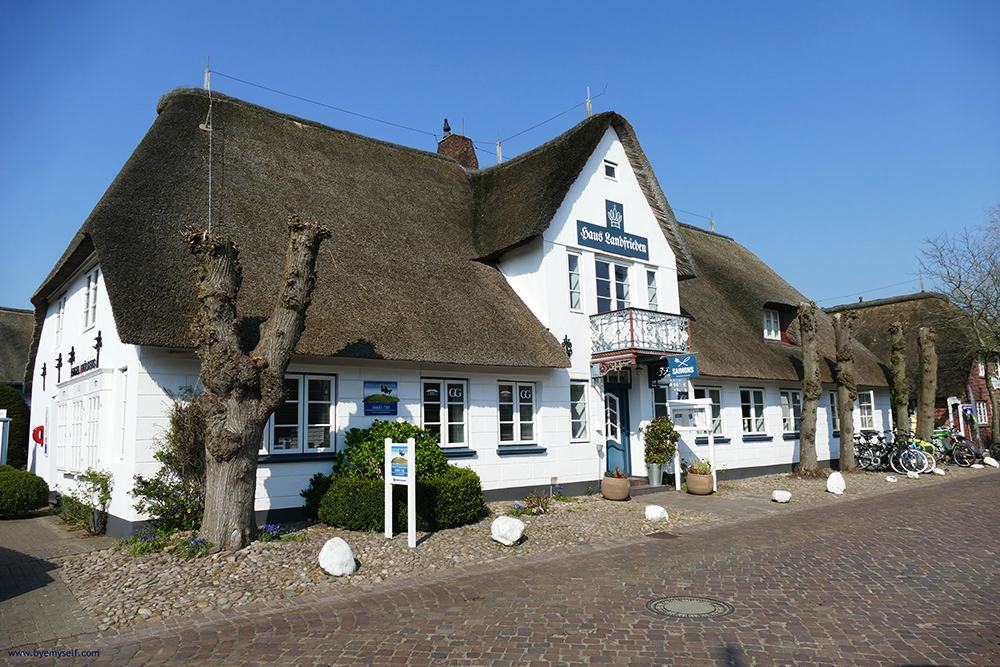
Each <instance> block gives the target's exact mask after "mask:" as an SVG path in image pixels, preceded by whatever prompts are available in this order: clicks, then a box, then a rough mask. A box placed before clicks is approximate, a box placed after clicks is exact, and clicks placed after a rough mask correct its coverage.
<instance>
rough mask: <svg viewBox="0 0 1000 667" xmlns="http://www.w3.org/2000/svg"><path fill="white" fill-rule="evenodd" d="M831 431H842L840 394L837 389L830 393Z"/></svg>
mask: <svg viewBox="0 0 1000 667" xmlns="http://www.w3.org/2000/svg"><path fill="white" fill-rule="evenodd" d="M830 430H831V431H839V430H840V394H838V393H837V390H836V389H835V390H833V391H831V392H830Z"/></svg>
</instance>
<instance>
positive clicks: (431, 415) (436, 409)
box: [424, 403, 441, 428]
mask: <svg viewBox="0 0 1000 667" xmlns="http://www.w3.org/2000/svg"><path fill="white" fill-rule="evenodd" d="M440 423H441V406H440V405H438V404H437V403H425V404H424V427H425V428H426V427H427V425H428V424H440Z"/></svg>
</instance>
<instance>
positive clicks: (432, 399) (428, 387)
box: [424, 382, 441, 403]
mask: <svg viewBox="0 0 1000 667" xmlns="http://www.w3.org/2000/svg"><path fill="white" fill-rule="evenodd" d="M440 401H441V385H440V384H439V383H437V382H425V383H424V403H439V402H440Z"/></svg>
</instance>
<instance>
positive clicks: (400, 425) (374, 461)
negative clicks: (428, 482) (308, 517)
mask: <svg viewBox="0 0 1000 667" xmlns="http://www.w3.org/2000/svg"><path fill="white" fill-rule="evenodd" d="M386 438H391V439H392V441H393V442H406V441H407V439H408V438H413V439H414V440H415V441H416V445H415V446H416V450H417V454H416V469H417V479H422V478H424V477H433V476H435V475H442V474H444V472H445V471H446V470H447V469H448V459H446V458H445V456H444V454H442V453H441V447H440V446H439V444H438V437H437V436H436V435H434V434H432V433H431V432H430V431H427V430H425V429H422V428H420V427H419V426H414V425H413V424H410V423H409V422H402V421H399V422H389V421H381V420H376V421H375V422H374V423H372V425H371V426H370V427H368V428H366V429H359V428H352V429H350V430H349V431H348V432H347V434H346V436H345V438H344V444H345V451H344V457H343V458H342V459H340V460H339V461H338V462H337V464H336V465H335V466H334V469H333V474H334V476H338V477H340V476H346V477H353V478H355V479H384V476H385V470H384V468H385V439H386Z"/></svg>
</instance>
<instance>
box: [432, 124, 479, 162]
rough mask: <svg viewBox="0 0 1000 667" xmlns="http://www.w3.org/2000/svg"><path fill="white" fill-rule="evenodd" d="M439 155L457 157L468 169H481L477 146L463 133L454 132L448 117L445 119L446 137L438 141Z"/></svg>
mask: <svg viewBox="0 0 1000 667" xmlns="http://www.w3.org/2000/svg"><path fill="white" fill-rule="evenodd" d="M438 155H447V156H448V157H451V158H455V159H456V160H458V163H459V164H460V165H462V166H463V167H465V168H466V169H479V160H478V159H477V158H476V147H475V146H473V145H472V139H470V138H468V137H463V136H462V135H461V134H452V133H451V128H450V127H449V126H448V119H447V118H445V119H444V139H442V140H441V141H439V142H438Z"/></svg>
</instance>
